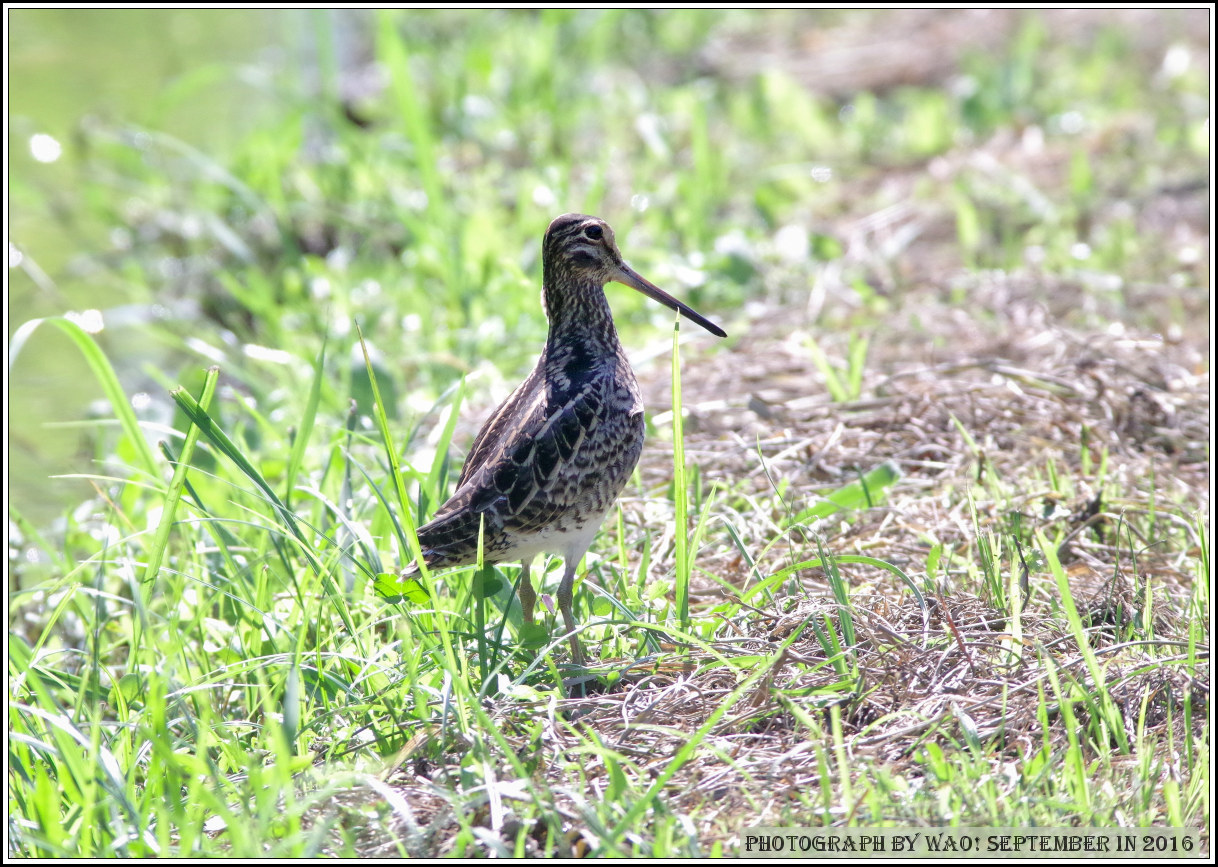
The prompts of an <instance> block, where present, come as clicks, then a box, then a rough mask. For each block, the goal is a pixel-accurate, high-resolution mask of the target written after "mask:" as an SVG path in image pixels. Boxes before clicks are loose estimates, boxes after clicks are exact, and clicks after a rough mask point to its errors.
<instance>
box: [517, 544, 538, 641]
mask: <svg viewBox="0 0 1218 867" xmlns="http://www.w3.org/2000/svg"><path fill="white" fill-rule="evenodd" d="M516 595H517V596H519V597H520V610H521V611H522V612H523V613H524V622H525V623H527V624H529V625H532V623H533V606H534V605H536V604H537V592H536V591H535V590H534V589H533V582H532V581H530V580H529V561H528V560H524V561H522V562H521V564H520V586H519V587H518V588H517V589H516Z"/></svg>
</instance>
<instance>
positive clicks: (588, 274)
mask: <svg viewBox="0 0 1218 867" xmlns="http://www.w3.org/2000/svg"><path fill="white" fill-rule="evenodd" d="M542 272H543V279H544V285H543V287H542V304H543V306H544V308H545V312H546V316H547V317H548V318H549V321H550V331H549V335H548V336H547V337H546V345H545V348H544V349H542V352H541V358H539V359H538V360H537V366H536V367H535V368H533V372H532V373H530V374H529V376H528V378H527V379H526V380H525V381H524V382H523V383H522V384H521V385H520V387H519V388H517V389H516V391H514V392H513V393H512V395H511V397H509V398H508V399H507V400H506V401H504V403H503V405H502V406H500V407H499V409H497V410H496V411H495V412H494V414H493V415H492V416H491V417H490V418H489V419H488V420H487V422H486V424H485V425H483V427H482V430H481V432H479V434H478V437H477V438H476V439H475V440H474V445H473V448H472V449H471V450H470V453H469V457H468V458H466V461H465V466H464V468H463V469H462V470H461V477H460V479H459V480H458V481H457V490H456V492H455V493H454V494H453V496H452V497H451V498H450V499H449V500H448V502H446V503H444V505H442V506H441V507H440V509H439V510H438V511H437V512H436V514H435V517H433V518H432V519H431V521H429V522H428V523H427V524H425V525H423V526H422V527H420V528H419V531H418V535H419V544H420V546H421V547H422V550H423V557H424V559H425V560H426V561H427V565H428V567H429V568H431V569H435V568H444V567H448V566H468V565H470V564H472V563H475V562H477V559H478V531H479V527H480V526H482V527H483V543H482V547H483V558H484V561H485V562H487V563H501V562H505V561H516V560H519V561H520V562H521V574H520V588H519V596H520V605H521V608H522V610H523V612H524V620H525V622H526V623H532V622H533V606H534V604H535V603H536V600H537V596H536V593H535V592H534V590H533V585H532V582H531V581H530V580H529V563H530V562H531V560H532V559H533V558H534V557H536V555H538V554H540V553H543V552H545V553H553V554H560V555H561V556H562V557H563V560H564V566H565V571H564V572H563V577H562V582H561V583H560V584H559V585H558V607H559V609H560V610H561V611H562V616H563V621H564V622H565V623H566V627H567V633H568V638H569V639H570V642H571V652H572V654H573V655H574V658H575V661H576V662H577V663H581V664H582V662H583V653H582V651H581V649H580V644H579V639H578V637H577V635H576V630H575V618H574V616H573V615H572V612H571V596H572V589H573V587H574V584H575V570H576V568H577V567H578V565H579V561H580V559H582V558H583V556H584V553H585V552H586V551H587V550H588V546H589V545H591V544H592V539H593V537H594V536H595V535H596V531H597V530H598V529H599V528H600V525H601V522H602V521H604V519H605V515H606V514H607V513H608V511H609V509H610V507H612V505H613V502H614V500H616V499H617V496H618V494H620V493H621V492H622V488H624V487H625V486H626V481H627V479H629V478H630V474H631V473H632V472H634V467H635V464H637V463H638V461H639V454H640V453H641V452H642V450H643V401H642V398H641V396H640V394H639V386H638V383H637V382H636V381H635V378H634V371H633V370H631V368H630V363H629V362H628V361H627V359H626V353H625V352H624V351H623V349H622V344H621V342H620V341H619V340H618V336H617V329H616V328H615V327H614V325H613V314H612V313H611V312H610V310H609V303H608V302H607V301H606V300H605V284H606V283H609V282H611V281H616V282H618V283H624V284H626V285H627V286H630V287H631V288H633V289H637V290H638V291H640V292H642V293H643V294H644V295H646V296H647V297H649V298H652V299H654V300H656V301H659V302H660V303H661V304H664V305H666V306H668V307H670V308H672V309H673V310H677V311H680V313H681V314H682V315H683V316H685V317H687V318H689V319H692V320H693V321H694V322H697V323H698V324H699V325H701V326H702V327H703V328H705V329H706V330H707V331H709V332H711V333H712V334H715V335H717V336H719V337H726V336H727V335H726V334H725V332H724V331H723V329H722V328H720V327H719V326H717V325H715V324H714V323H712V322H710V321H709V320H707V319H705V318H703V317H702V316H700V315H699V314H698V313H696V312H694V311H693V310H691V309H690V308H689V307H687V306H686V305H684V304H682V303H681V302H680V301H678V300H677V299H675V298H673V297H672V296H670V295H668V294H667V293H665V292H663V291H661V290H660V289H658V288H657V287H656V286H654V285H652V284H651V283H649V282H648V281H646V280H644V279H643V278H642V277H640V276H639V275H638V274H636V273H635V272H634V271H633V270H632V269H631V268H630V267H629V266H628V265H627V264H626V263H625V262H623V261H622V255H621V253H619V252H618V249H617V244H616V243H615V242H614V239H613V230H612V229H611V228H609V224H608V223H606V222H605V221H604V220H599V219H597V218H596V217H589V216H586V215H584V214H563V215H562V216H561V217H558V218H557V219H555V220H554V222H552V223H550V227H549V228H548V229H547V230H546V236H545V241H544V242H543V245H542ZM417 572H418V566H417V565H413V564H412V566H411V567H409V568H408V569H407V570H406V571H404V572H403V577H409V576H411V575H414V574H416V573H417Z"/></svg>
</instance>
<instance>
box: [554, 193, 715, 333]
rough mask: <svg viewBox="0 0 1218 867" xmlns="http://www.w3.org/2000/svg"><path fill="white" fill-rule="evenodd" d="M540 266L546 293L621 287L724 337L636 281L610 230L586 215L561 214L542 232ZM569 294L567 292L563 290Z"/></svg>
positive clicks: (649, 285) (711, 325) (676, 303)
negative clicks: (585, 287)
mask: <svg viewBox="0 0 1218 867" xmlns="http://www.w3.org/2000/svg"><path fill="white" fill-rule="evenodd" d="M542 266H543V268H544V270H545V281H546V288H547V291H550V292H554V291H558V292H562V291H564V287H568V286H569V287H575V286H580V285H587V284H595V285H596V286H597V287H598V288H603V287H604V285H605V284H606V283H609V282H617V283H624V284H625V285H627V286H629V287H630V288H632V289H637V290H638V291H639V292H642V293H643V294H644V295H646V296H647V297H648V298H651V299H652V300H654V301H659V302H660V303H661V304H663V305H664V306H665V307H668V308H669V309H670V310H676V311H679V312H680V313H681V315H682V316H684V317H686V318H687V319H691V320H693V321H694V322H696V323H698V324H699V325H701V326H702V327H703V328H705V329H706V330H707V331H709V332H710V333H711V334H714V335H716V336H718V337H726V336H727V334H726V332H724V330H723V329H722V328H720V327H719V326H718V325H715V324H714V323H713V322H711V321H710V320H709V319H706V318H705V317H703V316H702V315H701V314H699V313H697V312H696V311H694V310H693V309H691V308H690V307H688V306H686V305H685V304H682V303H681V302H680V301H678V300H677V299H676V298H673V297H672V296H671V295H669V294H668V293H667V292H664V291H663V290H662V289H660V288H659V287H658V286H656V285H655V284H653V283H651V282H650V281H648V280H644V279H643V278H642V277H640V276H639V275H638V274H637V273H636V272H635V271H634V269H633V268H631V267H630V266H629V265H627V264H626V263H625V262H624V261H623V260H622V254H621V253H620V252H618V249H617V241H616V240H615V239H614V237H613V229H611V228H610V227H609V224H608V223H606V222H605V221H604V220H601V219H599V218H597V217H590V216H588V215H587V214H563V215H562V216H561V217H555V218H554V221H553V222H551V223H550V227H549V228H548V229H546V237H545V241H544V242H543V243H542ZM567 291H571V290H567Z"/></svg>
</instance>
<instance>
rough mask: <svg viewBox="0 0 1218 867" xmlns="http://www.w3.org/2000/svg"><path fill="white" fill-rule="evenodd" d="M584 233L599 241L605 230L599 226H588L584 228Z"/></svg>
mask: <svg viewBox="0 0 1218 867" xmlns="http://www.w3.org/2000/svg"><path fill="white" fill-rule="evenodd" d="M584 235H585V236H586V237H588V238H591V239H592V240H593V241H599V240H600V239H601V238H603V237H605V230H604V229H602V228H601V227H600V226H589V227H588V228H586V229H584Z"/></svg>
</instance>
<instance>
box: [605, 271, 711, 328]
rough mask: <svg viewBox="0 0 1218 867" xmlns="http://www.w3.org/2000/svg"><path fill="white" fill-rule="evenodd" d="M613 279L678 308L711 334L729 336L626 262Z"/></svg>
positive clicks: (665, 304)
mask: <svg viewBox="0 0 1218 867" xmlns="http://www.w3.org/2000/svg"><path fill="white" fill-rule="evenodd" d="M613 279H614V280H616V281H617V282H618V283H624V284H626V285H627V286H629V287H630V288H631V289H638V290H639V291H640V292H642V293H643V294H644V295H646V296H647V297H648V298H650V299H652V300H653V301H659V302H660V303H661V304H663V305H664V306H665V307H667V308H668V309H669V310H676V311H677V312H678V313H680V314H681V315H682V316H684V317H685V318H686V319H692V320H693V321H694V322H697V323H698V324H699V325H701V326H702V327H703V328H705V329H706V330H707V331H709V332H710V333H711V334H713V335H715V336H716V337H727V332H726V331H724V330H723V329H722V328H720V327H719V326H718V325H716V324H715V323H713V322H711V321H710V320H709V319H707V318H706V317H705V316H703V315H702V314H701V313H698V312H697V311H696V310H694V309H693V308H692V307H688V306H687V305H685V304H682V303H681V302H680V301H678V300H677V299H676V298H673V297H672V296H671V295H669V294H668V293H667V292H665V291H664V290H663V289H661V288H660V287H658V286H656V285H655V284H654V283H651V282H649V281H647V280H644V279H643V278H642V277H640V276H639V275H638V274H636V273H635V272H634V269H632V268H631V267H630V266H629V265H626V264H622V265H619V266H618V270H617V273H616V274H615V275H613Z"/></svg>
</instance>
